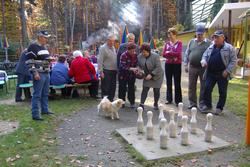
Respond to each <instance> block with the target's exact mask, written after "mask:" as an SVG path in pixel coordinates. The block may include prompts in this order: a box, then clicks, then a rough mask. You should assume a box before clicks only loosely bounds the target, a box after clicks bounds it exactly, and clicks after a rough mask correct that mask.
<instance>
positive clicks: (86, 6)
mask: <svg viewBox="0 0 250 167" xmlns="http://www.w3.org/2000/svg"><path fill="white" fill-rule="evenodd" d="M85 15H86V16H85V17H86V23H85V24H86V40H87V39H88V37H89V13H88V0H86V5H85Z"/></svg>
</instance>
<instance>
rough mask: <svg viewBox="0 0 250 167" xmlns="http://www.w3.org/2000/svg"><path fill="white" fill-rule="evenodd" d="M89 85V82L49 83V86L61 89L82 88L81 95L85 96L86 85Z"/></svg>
mask: <svg viewBox="0 0 250 167" xmlns="http://www.w3.org/2000/svg"><path fill="white" fill-rule="evenodd" d="M90 85H91V83H86V84H78V83H75V84H63V85H50V87H51V88H53V89H63V88H72V89H73V90H75V89H79V88H83V91H84V93H83V95H84V96H85V97H86V96H87V90H88V87H89V86H90Z"/></svg>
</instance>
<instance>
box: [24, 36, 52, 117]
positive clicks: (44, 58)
mask: <svg viewBox="0 0 250 167" xmlns="http://www.w3.org/2000/svg"><path fill="white" fill-rule="evenodd" d="M49 37H50V35H49V34H48V32H47V31H40V32H39V33H38V37H37V41H35V42H34V43H32V44H30V45H29V47H28V52H27V58H28V60H27V61H26V63H27V64H28V65H29V67H30V71H31V73H32V75H33V96H32V100H31V112H32V119H33V120H36V121H42V120H43V119H42V118H41V116H40V113H39V105H41V114H48V115H49V114H53V113H52V112H50V111H49V109H48V96H49V83H50V76H49V71H50V67H49V65H50V60H51V57H50V54H49V51H48V50H47V49H46V44H47V43H48V38H49Z"/></svg>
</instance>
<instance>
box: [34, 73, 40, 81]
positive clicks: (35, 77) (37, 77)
mask: <svg viewBox="0 0 250 167" xmlns="http://www.w3.org/2000/svg"><path fill="white" fill-rule="evenodd" d="M34 79H35V80H36V81H38V80H40V79H41V78H40V75H39V73H35V75H34Z"/></svg>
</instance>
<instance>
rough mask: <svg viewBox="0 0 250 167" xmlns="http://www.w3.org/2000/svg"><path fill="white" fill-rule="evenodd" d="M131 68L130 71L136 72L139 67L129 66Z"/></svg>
mask: <svg viewBox="0 0 250 167" xmlns="http://www.w3.org/2000/svg"><path fill="white" fill-rule="evenodd" d="M129 70H130V71H133V72H134V73H135V72H136V71H137V70H138V69H137V68H133V67H131V68H129Z"/></svg>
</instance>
